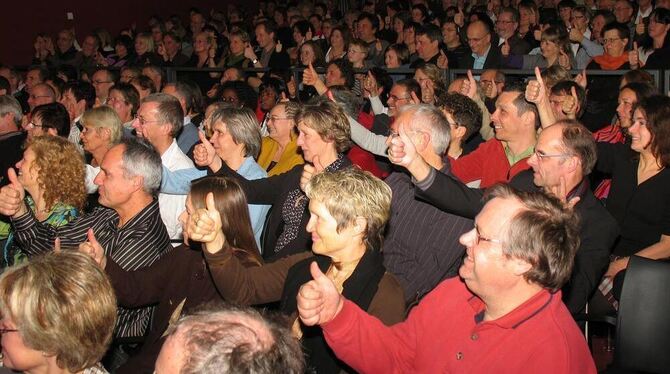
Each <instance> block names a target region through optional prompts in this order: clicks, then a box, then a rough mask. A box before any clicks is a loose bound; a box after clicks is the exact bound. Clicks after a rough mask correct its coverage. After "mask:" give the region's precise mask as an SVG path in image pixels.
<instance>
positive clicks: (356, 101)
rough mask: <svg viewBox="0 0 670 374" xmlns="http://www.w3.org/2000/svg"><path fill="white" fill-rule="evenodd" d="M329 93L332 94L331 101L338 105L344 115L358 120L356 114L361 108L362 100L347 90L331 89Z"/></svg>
mask: <svg viewBox="0 0 670 374" xmlns="http://www.w3.org/2000/svg"><path fill="white" fill-rule="evenodd" d="M330 92H332V93H333V99H334V100H335V102H336V103H338V104H340V106H341V107H342V110H344V113H346V114H347V115H348V116H349V117H352V118H358V113H359V112H360V110H361V107H362V106H363V99H361V98H360V97H358V96H357V95H356V94H355V93H353V92H351V91H350V90H348V89H339V88H334V87H331V88H330Z"/></svg>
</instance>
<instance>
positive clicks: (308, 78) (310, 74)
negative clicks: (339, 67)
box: [302, 62, 319, 86]
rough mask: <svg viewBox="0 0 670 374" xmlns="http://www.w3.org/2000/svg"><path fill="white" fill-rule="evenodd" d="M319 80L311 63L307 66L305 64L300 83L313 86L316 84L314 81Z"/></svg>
mask: <svg viewBox="0 0 670 374" xmlns="http://www.w3.org/2000/svg"><path fill="white" fill-rule="evenodd" d="M318 80H319V75H318V74H317V73H316V70H315V69H314V66H313V65H312V63H311V62H310V63H309V66H307V69H305V70H304V71H303V73H302V83H303V84H306V85H308V86H314V85H316V82H317V81H318Z"/></svg>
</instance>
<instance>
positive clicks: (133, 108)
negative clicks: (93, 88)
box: [109, 83, 140, 116]
mask: <svg viewBox="0 0 670 374" xmlns="http://www.w3.org/2000/svg"><path fill="white" fill-rule="evenodd" d="M112 91H117V92H119V93H120V94H121V95H123V99H124V100H125V101H126V102H127V103H128V104H130V114H131V115H133V116H134V115H135V113H137V110H138V109H139V108H140V93H139V92H137V89H136V88H135V86H133V85H132V84H130V83H116V84H115V85H113V86H112V87H111V88H110V89H109V92H112Z"/></svg>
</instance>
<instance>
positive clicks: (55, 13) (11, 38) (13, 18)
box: [0, 0, 257, 65]
mask: <svg viewBox="0 0 670 374" xmlns="http://www.w3.org/2000/svg"><path fill="white" fill-rule="evenodd" d="M229 3H233V4H238V5H239V4H241V3H243V4H244V9H245V11H246V12H247V13H250V10H249V9H250V8H252V7H253V8H255V6H256V4H257V1H256V0H251V1H249V0H225V1H215V0H185V1H165V0H163V1H160V0H54V1H47V0H28V1H26V0H3V4H2V13H0V62H2V63H4V64H12V65H27V64H29V63H30V60H31V58H32V57H33V54H34V49H33V42H34V39H35V35H36V34H37V33H38V32H45V33H47V34H49V35H51V36H52V38H53V40H54V44H55V41H56V34H57V33H58V31H59V30H62V29H63V28H65V27H70V26H71V24H70V23H69V22H72V21H67V18H66V13H67V12H72V13H74V21H73V22H74V26H75V30H76V35H77V40H78V41H79V42H80V43H81V42H82V39H83V37H84V35H86V34H87V33H88V32H90V31H91V30H93V29H94V28H96V27H104V28H106V29H108V30H109V31H110V32H111V33H112V36H114V35H116V34H117V33H118V32H119V30H121V29H123V28H126V27H129V26H130V25H131V24H132V23H133V22H136V23H137V26H138V28H139V29H143V28H145V27H146V24H147V20H148V19H149V17H150V16H151V15H153V14H159V15H161V16H162V17H163V18H167V17H169V16H170V15H171V14H178V15H180V16H181V17H182V22H183V23H184V25H188V22H189V19H188V9H189V8H190V7H191V6H196V7H198V8H200V9H202V10H203V11H204V12H205V13H209V10H210V9H212V8H215V9H219V10H222V11H225V10H226V7H227V4H229ZM250 5H252V6H250Z"/></svg>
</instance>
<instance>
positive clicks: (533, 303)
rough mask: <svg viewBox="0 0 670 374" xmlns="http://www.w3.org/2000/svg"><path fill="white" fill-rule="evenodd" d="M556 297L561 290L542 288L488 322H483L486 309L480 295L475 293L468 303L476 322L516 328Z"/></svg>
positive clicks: (504, 327)
mask: <svg viewBox="0 0 670 374" xmlns="http://www.w3.org/2000/svg"><path fill="white" fill-rule="evenodd" d="M554 297H559V298H560V291H559V292H557V293H555V294H552V293H550V292H549V291H548V290H547V289H542V290H541V291H540V292H538V293H536V294H535V295H534V296H533V297H531V298H530V299H528V300H526V301H525V302H524V303H523V304H521V305H519V306H518V307H516V308H515V309H514V310H512V311H511V312H509V313H507V314H506V315H504V316H502V317H500V318H498V319H495V320H493V321H486V322H482V320H483V318H484V310H485V309H486V306H485V305H484V302H483V301H482V300H481V299H480V298H479V297H477V296H475V295H473V296H472V297H471V298H470V299H468V304H470V307H471V308H472V310H473V311H474V312H475V316H474V318H475V323H477V324H480V323H482V324H483V323H488V324H494V325H496V326H498V327H500V328H503V329H515V328H517V327H519V326H520V325H521V324H523V323H524V322H526V321H528V320H530V319H531V318H533V317H535V316H536V315H537V314H539V313H540V312H542V310H544V309H545V308H546V307H547V306H548V305H549V304H550V303H551V301H552V300H553V298H554Z"/></svg>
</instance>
